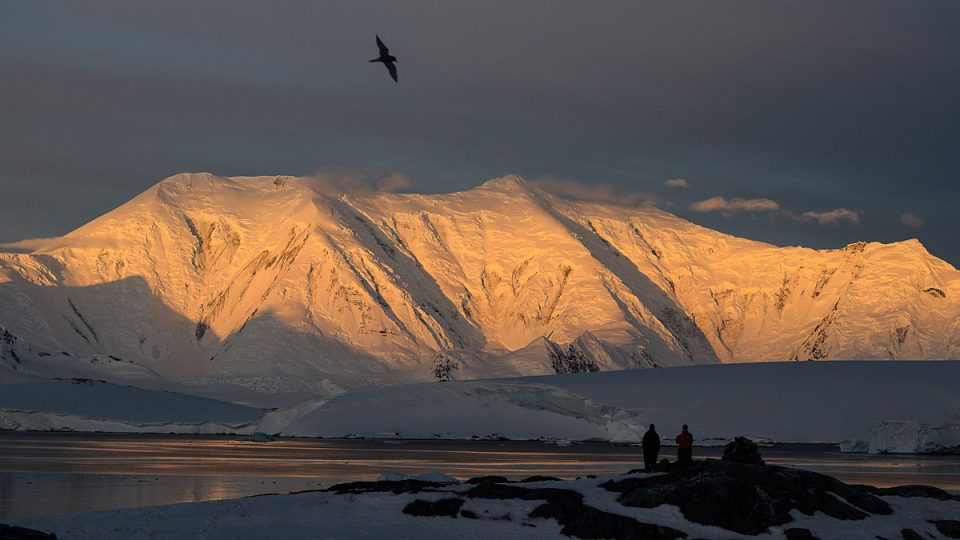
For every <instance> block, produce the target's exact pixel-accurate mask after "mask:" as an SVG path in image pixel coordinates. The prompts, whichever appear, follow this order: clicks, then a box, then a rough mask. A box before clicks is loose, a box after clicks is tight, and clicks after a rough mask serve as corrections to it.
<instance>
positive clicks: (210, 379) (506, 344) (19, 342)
mask: <svg viewBox="0 0 960 540" xmlns="http://www.w3.org/2000/svg"><path fill="white" fill-rule="evenodd" d="M28 247H29V251H30V253H14V252H7V253H0V365H4V366H7V367H9V368H11V369H16V370H19V371H22V372H25V373H32V374H37V375H43V376H47V377H64V376H66V377H77V376H86V377H90V378H99V379H103V380H107V381H110V382H117V383H122V384H137V385H139V386H145V387H146V386H149V385H154V386H150V387H153V388H156V387H158V386H157V385H159V386H160V387H162V385H163V384H167V383H173V382H175V383H177V384H185V385H193V386H194V387H195V390H194V392H196V393H206V392H220V391H227V390H226V389H229V387H231V386H232V387H236V388H244V389H247V390H248V391H249V392H251V393H253V394H256V395H261V396H267V397H264V398H262V400H261V401H260V403H262V404H266V403H268V402H269V403H270V404H275V403H280V402H285V403H289V402H291V401H294V400H296V399H299V398H301V397H303V396H306V395H310V394H319V393H323V394H325V395H332V394H336V393H338V392H339V391H342V390H343V389H347V390H352V389H356V388H364V387H369V386H380V385H385V384H395V383H397V382H414V381H427V380H432V379H434V378H435V377H440V378H444V377H450V378H453V379H477V378H499V377H511V376H518V375H546V374H553V373H568V372H577V371H593V370H600V371H611V370H624V369H633V368H644V367H652V366H676V365H691V364H712V363H717V362H745V361H771V360H791V359H799V360H806V359H862V358H878V359H947V358H954V359H956V358H960V322H958V321H960V272H958V271H957V270H956V269H955V268H953V267H952V266H950V265H949V264H947V263H946V262H944V261H942V260H940V259H938V258H936V257H935V256H933V255H931V254H930V253H928V252H927V251H926V250H925V249H924V247H923V246H922V245H921V244H920V243H919V242H917V241H915V240H908V241H904V242H899V243H895V244H888V245H884V244H878V243H857V244H852V245H850V246H847V247H845V248H843V249H837V250H820V251H817V250H812V249H805V248H799V247H790V248H778V247H774V246H771V245H767V244H763V243H759V242H753V241H749V240H744V239H739V238H734V237H731V236H729V235H725V234H721V233H718V232H716V231H712V230H709V229H705V228H703V227H699V226H697V225H694V224H693V223H690V222H687V221H685V220H683V219H680V218H678V217H676V216H673V215H671V214H669V213H666V212H663V211H661V210H658V209H655V208H625V207H619V206H615V205H604V204H592V203H584V202H574V201H567V200H563V199H559V198H557V197H554V196H551V195H549V194H546V193H544V192H542V191H540V190H539V189H537V188H536V187H534V186H532V185H531V184H528V183H527V182H525V181H523V180H522V179H519V178H516V177H507V178H501V179H497V180H491V181H489V182H487V183H485V184H483V185H482V186H480V187H478V188H475V189H472V190H469V191H465V192H461V193H452V194H444V195H417V194H389V193H374V192H355V193H343V192H342V191H340V190H338V189H335V187H334V186H332V185H331V184H330V183H329V182H325V181H324V180H320V179H308V178H291V177H257V178H246V177H238V178H221V177H217V176H213V175H210V174H182V175H177V176H174V177H171V178H168V179H166V180H164V181H162V182H160V183H158V184H157V185H155V186H154V187H152V188H150V189H149V190H147V191H145V192H144V193H143V194H141V195H139V196H138V197H136V198H134V199H133V200H131V201H130V202H128V203H127V204H125V205H123V206H121V207H120V208H117V209H116V210H114V211H112V212H109V213H107V214H105V215H104V216H102V217H100V218H98V219H96V220H94V221H92V222H90V223H88V224H87V225H85V226H83V227H81V228H79V229H77V230H75V231H73V232H71V233H70V234H67V235H65V236H63V237H60V238H54V239H47V240H43V241H34V242H31V243H30V244H29V246H28ZM78 371H82V372H85V373H87V372H96V373H97V375H96V376H92V375H77V374H76V373H77V372H78ZM219 395H220V394H213V395H211V396H212V397H218V396H219ZM277 395H287V396H288V397H289V396H293V397H290V398H289V399H288V398H283V399H275V398H271V397H269V396H277ZM249 401H251V402H252V401H255V398H250V400H249Z"/></svg>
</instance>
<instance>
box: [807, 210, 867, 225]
mask: <svg viewBox="0 0 960 540" xmlns="http://www.w3.org/2000/svg"><path fill="white" fill-rule="evenodd" d="M791 217H793V218H794V219H796V220H797V221H814V222H817V223H819V224H820V225H839V224H840V223H843V222H847V223H851V224H853V225H859V224H860V212H857V211H856V210H850V209H849V208H834V209H833V210H828V211H826V212H814V211H813V210H811V211H809V212H804V213H802V214H800V215H799V216H793V215H791Z"/></svg>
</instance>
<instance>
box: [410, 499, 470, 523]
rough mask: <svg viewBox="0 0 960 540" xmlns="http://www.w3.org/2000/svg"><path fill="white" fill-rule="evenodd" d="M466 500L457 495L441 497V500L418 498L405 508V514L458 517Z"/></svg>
mask: <svg viewBox="0 0 960 540" xmlns="http://www.w3.org/2000/svg"><path fill="white" fill-rule="evenodd" d="M463 503H464V500H463V499H459V498H457V497H452V498H449V499H440V500H439V501H425V500H423V499H417V500H415V501H413V502H412V503H410V504H408V505H407V506H405V507H404V508H403V513H404V514H410V515H411V516H446V517H454V518H455V517H457V514H458V513H459V512H460V507H461V506H463Z"/></svg>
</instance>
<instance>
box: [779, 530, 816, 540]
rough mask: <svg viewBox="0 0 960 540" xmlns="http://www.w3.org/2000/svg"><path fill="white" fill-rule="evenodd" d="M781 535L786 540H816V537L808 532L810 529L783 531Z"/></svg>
mask: <svg viewBox="0 0 960 540" xmlns="http://www.w3.org/2000/svg"><path fill="white" fill-rule="evenodd" d="M783 535H784V536H786V537H787V540H817V537H816V536H814V535H813V533H812V532H810V529H801V528H799V527H794V528H792V529H787V530H785V531H783Z"/></svg>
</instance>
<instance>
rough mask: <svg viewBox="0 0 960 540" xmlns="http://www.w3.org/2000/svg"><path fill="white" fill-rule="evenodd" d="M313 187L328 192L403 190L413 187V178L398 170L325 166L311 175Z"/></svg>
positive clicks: (391, 191) (355, 192) (390, 191)
mask: <svg viewBox="0 0 960 540" xmlns="http://www.w3.org/2000/svg"><path fill="white" fill-rule="evenodd" d="M310 180H312V182H313V184H312V187H313V189H315V190H317V191H319V192H323V193H330V194H337V193H353V194H358V193H369V192H375V191H377V192H388V193H394V192H397V191H404V190H407V189H410V188H411V187H413V185H414V183H413V180H411V179H410V177H409V176H407V175H405V174H403V173H399V172H384V171H383V170H377V169H375V168H365V167H326V168H323V169H319V170H318V171H317V172H315V173H314V174H313V175H312V176H310Z"/></svg>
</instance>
